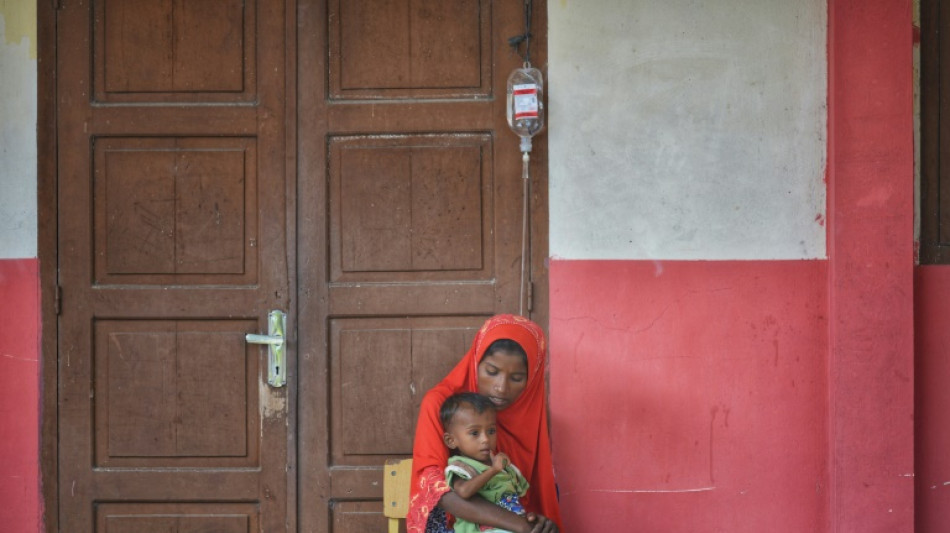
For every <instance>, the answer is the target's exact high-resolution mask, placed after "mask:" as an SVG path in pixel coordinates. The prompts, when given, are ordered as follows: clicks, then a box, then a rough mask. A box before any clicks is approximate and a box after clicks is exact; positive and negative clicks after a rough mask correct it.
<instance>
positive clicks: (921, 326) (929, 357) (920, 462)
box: [915, 265, 950, 533]
mask: <svg viewBox="0 0 950 533" xmlns="http://www.w3.org/2000/svg"><path fill="white" fill-rule="evenodd" d="M916 281H917V285H916V287H915V292H916V295H917V296H916V306H915V311H916V315H915V319H916V329H917V336H916V339H915V344H916V351H917V368H916V370H917V380H916V383H917V389H916V396H917V411H916V417H917V455H916V465H915V466H916V469H917V477H916V481H917V498H916V504H917V509H916V511H917V512H916V526H917V528H916V532H917V533H940V532H943V531H946V529H947V524H950V454H948V453H947V450H950V424H948V423H947V413H948V412H950V388H948V387H947V383H948V382H950V267H948V266H946V265H934V266H922V267H919V268H918V269H917V272H916Z"/></svg>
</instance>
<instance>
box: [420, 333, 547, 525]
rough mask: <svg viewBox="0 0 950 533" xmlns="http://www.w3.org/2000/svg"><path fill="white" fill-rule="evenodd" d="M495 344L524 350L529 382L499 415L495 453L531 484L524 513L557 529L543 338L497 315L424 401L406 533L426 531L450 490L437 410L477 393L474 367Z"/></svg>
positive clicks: (476, 377)
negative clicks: (461, 396)
mask: <svg viewBox="0 0 950 533" xmlns="http://www.w3.org/2000/svg"><path fill="white" fill-rule="evenodd" d="M499 339H510V340H513V341H515V342H517V343H518V344H519V345H520V346H521V347H522V348H523V349H524V351H525V353H526V354H527V356H528V382H527V384H526V385H525V388H524V390H523V391H522V393H521V395H520V396H518V398H516V399H515V401H514V402H512V404H511V405H510V406H509V407H508V408H507V409H503V410H500V411H498V449H499V450H500V451H503V452H505V453H506V454H508V456H509V457H510V458H511V462H512V463H513V464H514V465H515V466H517V467H518V469H519V470H521V473H522V474H524V477H525V479H527V480H528V482H529V483H530V484H531V487H530V489H529V490H528V494H527V495H526V496H525V497H524V498H522V500H521V502H522V504H523V505H524V506H525V509H527V510H528V511H529V512H534V513H538V514H540V515H543V516H545V517H547V518H549V519H551V520H554V521H555V522H556V523H557V524H558V527H560V524H561V512H560V508H559V507H558V501H557V489H556V488H555V486H554V467H553V465H552V462H551V443H550V440H549V438H548V416H547V409H546V407H545V406H546V401H545V400H546V396H545V392H544V391H545V386H544V365H545V359H546V348H545V343H544V333H543V332H542V331H541V328H540V327H539V326H538V325H537V324H535V323H534V322H532V321H530V320H528V319H527V318H524V317H520V316H516V315H497V316H495V317H493V318H491V319H490V320H488V321H487V322H485V324H484V325H483V326H482V328H481V329H480V330H479V331H478V334H477V335H475V340H474V341H473V342H472V347H471V348H469V350H468V352H467V353H466V354H465V357H463V358H462V360H461V361H459V363H458V364H457V365H456V366H455V368H454V369H452V371H451V372H449V375H448V376H446V377H445V379H443V380H442V381H441V382H440V383H439V384H438V385H436V386H435V387H433V388H432V389H431V390H430V391H429V392H427V393H426V395H425V397H424V398H423V399H422V406H421V408H420V410H419V422H418V423H417V424H416V438H415V442H414V443H413V450H412V459H413V461H412V487H411V496H410V503H409V514H408V516H407V517H406V527H407V528H408V531H409V533H422V532H424V531H425V526H426V520H428V518H429V512H430V511H431V510H432V509H433V508H435V506H436V505H438V503H439V499H440V498H441V497H442V495H443V494H445V493H446V492H448V491H449V490H450V487H449V486H448V485H447V484H446V482H445V474H444V473H443V472H444V469H445V465H446V463H447V461H448V458H449V452H448V449H447V448H446V446H445V443H444V442H443V440H442V435H443V433H444V431H443V429H442V422H441V421H440V420H439V408H440V407H441V406H442V402H444V401H445V399H446V398H448V397H449V396H451V395H452V394H455V393H456V392H478V363H479V362H481V358H482V356H483V355H484V354H485V350H486V349H488V347H489V346H490V345H491V343H492V342H494V341H496V340H499Z"/></svg>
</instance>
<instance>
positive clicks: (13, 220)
mask: <svg viewBox="0 0 950 533" xmlns="http://www.w3.org/2000/svg"><path fill="white" fill-rule="evenodd" d="M36 157H37V156H36V3H35V2H33V1H32V0H0V259H15V258H34V257H36V247H37V242H36V234H37V209H36V184H37V176H36V172H37V171H36V162H37V160H36Z"/></svg>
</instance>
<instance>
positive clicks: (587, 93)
mask: <svg viewBox="0 0 950 533" xmlns="http://www.w3.org/2000/svg"><path fill="white" fill-rule="evenodd" d="M548 17H549V28H550V30H549V31H550V38H549V45H548V47H549V54H548V56H549V61H550V65H549V67H548V74H549V80H548V87H547V91H548V97H549V118H550V121H549V122H550V128H549V130H548V135H549V139H550V140H549V146H550V210H551V213H552V216H551V222H550V225H551V226H550V252H551V255H552V256H554V257H560V258H565V259H702V260H709V259H802V258H821V257H825V228H824V219H825V187H824V183H823V178H824V172H825V144H826V134H825V129H826V127H825V122H826V121H825V116H826V111H825V105H826V83H827V77H826V56H825V51H826V37H825V35H826V32H825V28H826V3H825V1H824V0H807V1H803V2H788V1H786V0H734V1H729V2H696V1H685V0H675V1H669V2H630V1H627V0H600V1H596V2H578V1H573V0H551V1H550V2H549V3H548Z"/></svg>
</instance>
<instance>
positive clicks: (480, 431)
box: [445, 406, 497, 464]
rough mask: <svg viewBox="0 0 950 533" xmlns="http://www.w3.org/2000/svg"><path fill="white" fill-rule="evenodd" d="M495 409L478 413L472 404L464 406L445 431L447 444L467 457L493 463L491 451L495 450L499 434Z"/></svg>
mask: <svg viewBox="0 0 950 533" xmlns="http://www.w3.org/2000/svg"><path fill="white" fill-rule="evenodd" d="M495 433H496V428H495V411H494V410H492V409H486V410H485V411H484V412H481V413H477V412H475V409H473V408H472V407H471V406H463V407H462V408H461V409H459V410H458V412H456V413H455V416H453V417H452V423H451V424H450V425H449V428H448V430H447V431H446V433H445V444H446V445H447V446H448V447H449V448H452V449H453V450H456V449H457V450H458V451H459V453H461V454H462V455H464V456H466V457H471V458H472V459H476V460H478V461H481V462H483V463H485V464H491V452H493V451H495V445H496V443H497V435H496V434H495Z"/></svg>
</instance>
